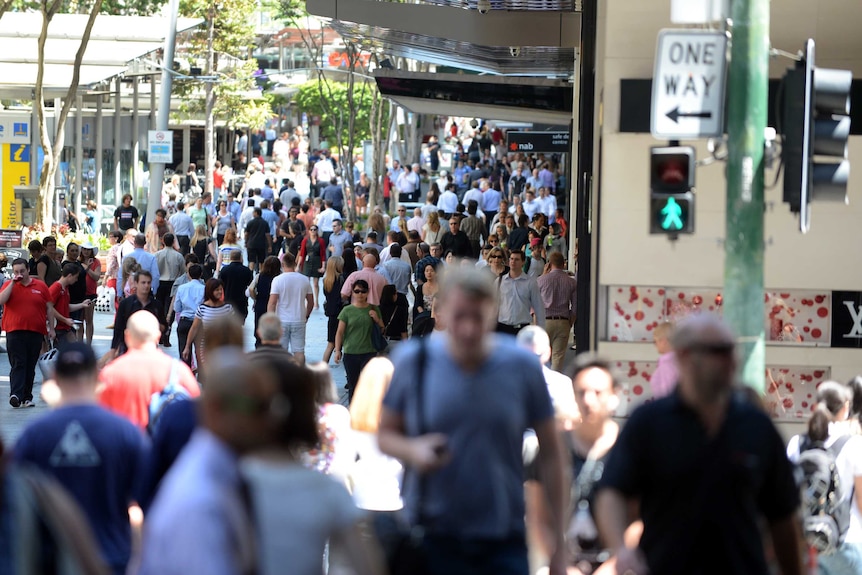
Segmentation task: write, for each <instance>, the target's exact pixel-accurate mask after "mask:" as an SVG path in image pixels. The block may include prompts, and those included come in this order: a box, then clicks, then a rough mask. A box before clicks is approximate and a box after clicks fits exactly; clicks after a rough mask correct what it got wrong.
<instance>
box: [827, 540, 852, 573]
mask: <svg viewBox="0 0 862 575" xmlns="http://www.w3.org/2000/svg"><path fill="white" fill-rule="evenodd" d="M817 566H818V567H819V568H820V575H851V574H853V575H855V574H857V573H862V544H860V543H847V542H844V544H843V545H842V546H841V547H839V548H838V551H836V552H835V553H830V554H829V555H821V556H820V557H818V559H817Z"/></svg>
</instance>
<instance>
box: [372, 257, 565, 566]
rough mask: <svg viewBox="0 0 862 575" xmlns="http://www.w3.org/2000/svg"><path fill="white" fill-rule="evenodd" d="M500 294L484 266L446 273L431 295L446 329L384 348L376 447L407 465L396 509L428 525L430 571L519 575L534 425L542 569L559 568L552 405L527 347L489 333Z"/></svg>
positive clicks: (558, 465) (559, 489) (558, 468)
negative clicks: (546, 562)
mask: <svg viewBox="0 0 862 575" xmlns="http://www.w3.org/2000/svg"><path fill="white" fill-rule="evenodd" d="M497 292H498V290H497V286H496V285H495V284H494V281H493V279H492V278H491V277H490V276H489V275H488V274H487V273H485V272H483V271H482V270H479V269H476V268H475V267H472V266H471V267H469V268H465V267H454V268H453V269H451V270H447V272H446V274H445V275H444V277H443V282H442V284H441V286H440V292H439V294H438V295H439V297H440V317H441V320H442V324H443V325H444V326H445V327H446V331H444V332H442V333H441V334H439V335H432V336H431V337H430V338H427V339H426V340H421V339H420V340H413V341H411V342H409V343H405V344H402V345H401V346H399V348H398V349H397V350H396V351H395V353H394V355H393V364H394V366H395V371H394V375H393V377H392V383H391V386H390V388H389V391H388V392H387V393H386V397H385V399H384V401H383V412H382V414H381V418H380V429H379V431H378V435H379V442H380V449H381V451H382V452H383V453H386V454H389V455H391V456H393V457H396V458H398V459H400V460H401V461H402V462H404V464H405V466H406V467H409V468H412V469H411V471H413V472H412V473H408V474H407V478H406V482H405V490H404V504H405V510H406V511H407V515H408V517H409V520H410V521H411V523H412V524H414V525H420V526H422V527H424V529H425V536H424V540H423V547H424V551H425V553H426V559H427V561H426V562H427V566H428V570H429V572H430V573H431V574H435V575H436V574H439V575H453V574H462V573H463V574H467V573H470V574H477V575H481V574H489V575H490V574H494V575H510V574H511V575H527V573H528V572H529V566H528V562H527V547H526V539H525V526H524V488H523V474H524V471H523V462H522V451H521V448H522V439H523V436H524V432H525V431H526V430H527V429H528V428H532V429H534V430H535V432H536V436H537V438H538V442H539V448H540V449H539V455H538V461H537V465H538V466H539V468H540V469H541V475H542V479H543V483H542V486H543V487H544V489H545V492H544V495H545V497H547V499H548V509H549V514H550V516H551V518H552V519H551V520H550V521H549V525H550V533H551V539H552V545H553V547H554V553H553V555H552V557H551V561H550V572H551V574H552V575H561V574H563V573H565V550H564V544H563V513H562V510H563V509H565V508H566V499H567V498H566V493H567V490H568V481H566V480H565V479H564V477H565V473H564V470H563V464H562V457H561V453H560V446H559V438H558V435H557V431H556V424H555V421H554V410H553V407H552V405H551V398H550V396H549V394H548V388H547V386H546V385H545V380H544V377H543V375H542V369H541V366H540V365H539V362H538V361H536V358H535V356H534V355H533V354H531V353H530V352H528V351H526V350H524V349H521V348H519V347H518V346H517V345H515V341H514V339H513V338H512V337H511V336H504V335H498V334H493V333H492V331H493V329H494V327H495V325H496V322H497V305H496V300H497ZM432 358H433V359H432ZM477 394H478V395H477ZM478 398H481V399H479V400H478V401H477V399H478ZM503 398H505V400H503Z"/></svg>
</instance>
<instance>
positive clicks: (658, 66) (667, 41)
mask: <svg viewBox="0 0 862 575" xmlns="http://www.w3.org/2000/svg"><path fill="white" fill-rule="evenodd" d="M726 70H727V35H726V34H724V33H723V32H712V31H707V30H662V31H661V32H659V36H658V47H657V49H656V58H655V76H654V78H653V83H652V85H653V91H652V121H651V122H650V131H651V132H652V135H653V136H654V137H656V138H658V139H660V140H685V139H690V138H711V137H718V136H721V135H722V133H723V132H724V84H725V76H726V74H725V73H726Z"/></svg>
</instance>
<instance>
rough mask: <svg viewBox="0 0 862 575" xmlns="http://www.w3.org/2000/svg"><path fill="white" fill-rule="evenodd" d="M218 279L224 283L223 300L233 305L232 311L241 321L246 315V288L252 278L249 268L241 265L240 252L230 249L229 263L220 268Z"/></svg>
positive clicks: (243, 320)
mask: <svg viewBox="0 0 862 575" xmlns="http://www.w3.org/2000/svg"><path fill="white" fill-rule="evenodd" d="M218 279H220V280H221V281H222V283H223V284H224V300H225V301H226V302H227V303H229V304H231V305H232V306H233V311H234V312H236V314H237V316H239V319H240V321H241V322H242V323H245V318H246V316H247V315H248V296H247V295H246V290H247V289H248V286H249V285H250V284H251V281H252V280H253V279H254V274H252V273H251V270H250V269H248V268H247V267H245V266H244V265H242V252H240V251H239V250H232V251H231V252H230V263H229V264H228V265H226V266H225V267H223V268H222V270H221V271H220V272H219V274H218Z"/></svg>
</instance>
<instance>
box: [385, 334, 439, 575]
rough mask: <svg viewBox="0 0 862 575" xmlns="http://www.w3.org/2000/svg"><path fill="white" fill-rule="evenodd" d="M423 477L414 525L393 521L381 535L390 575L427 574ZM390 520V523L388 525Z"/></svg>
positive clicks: (422, 344)
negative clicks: (386, 531) (388, 528)
mask: <svg viewBox="0 0 862 575" xmlns="http://www.w3.org/2000/svg"><path fill="white" fill-rule="evenodd" d="M426 345H427V343H426V341H425V340H424V339H422V340H419V357H418V358H417V361H416V363H417V373H416V414H417V423H418V426H417V428H418V434H419V435H422V434H423V433H425V417H424V399H425V397H424V384H425V363H426V355H427V350H426ZM424 491H425V478H424V477H423V476H422V475H420V476H419V482H418V485H417V493H416V495H417V499H418V507H417V509H418V517H417V521H416V524H415V525H409V524H408V523H407V522H406V521H403V520H397V519H396V520H395V521H393V522H390V523H389V525H388V526H389V527H393V528H394V529H395V534H394V535H390V534H386V536H385V537H384V551H385V552H386V563H387V566H388V567H389V573H390V575H428V573H429V571H428V557H427V554H426V551H425V527H424V523H425V521H424V515H423V512H422V507H423V503H424ZM392 523H394V525H392Z"/></svg>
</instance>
